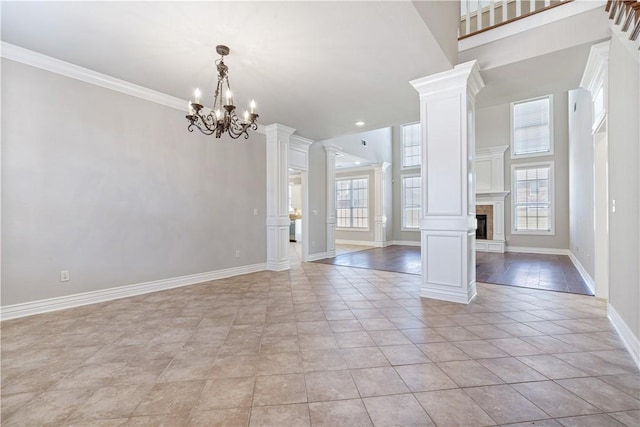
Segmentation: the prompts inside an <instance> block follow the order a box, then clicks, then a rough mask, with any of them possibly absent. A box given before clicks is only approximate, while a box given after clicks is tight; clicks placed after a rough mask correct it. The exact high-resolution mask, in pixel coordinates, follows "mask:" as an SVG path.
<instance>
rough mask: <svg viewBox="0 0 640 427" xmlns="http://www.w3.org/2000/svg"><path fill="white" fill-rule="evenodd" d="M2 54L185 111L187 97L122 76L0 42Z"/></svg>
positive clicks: (34, 65) (10, 58)
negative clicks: (123, 78)
mask: <svg viewBox="0 0 640 427" xmlns="http://www.w3.org/2000/svg"><path fill="white" fill-rule="evenodd" d="M0 50H1V52H2V57H3V58H6V59H9V60H11V61H15V62H19V63H21V64H25V65H29V66H32V67H35V68H40V69H41V70H45V71H49V72H51V73H55V74H59V75H61V76H65V77H70V78H72V79H76V80H80V81H83V82H85V83H89V84H93V85H96V86H100V87H103V88H106V89H111V90H113V91H116V92H120V93H124V94H126V95H130V96H135V97H136V98H140V99H144V100H146V101H150V102H153V103H156V104H160V105H164V106H165V107H169V108H174V109H176V110H180V111H186V110H187V108H186V105H187V102H188V100H186V99H180V98H177V97H175V96H171V95H167V94H166V93H162V92H158V91H156V90H153V89H149V88H147V87H144V86H139V85H136V84H133V83H130V82H127V81H125V80H121V79H117V78H115V77H112V76H109V75H107V74H102V73H99V72H97V71H93V70H90V69H88V68H84V67H80V66H79V65H75V64H72V63H70V62H65V61H61V60H59V59H56V58H52V57H50V56H47V55H43V54H41V53H38V52H34V51H32V50H29V49H25V48H22V47H19V46H16V45H12V44H10V43H7V42H4V41H3V42H2V49H0Z"/></svg>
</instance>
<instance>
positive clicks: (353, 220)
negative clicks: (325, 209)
mask: <svg viewBox="0 0 640 427" xmlns="http://www.w3.org/2000/svg"><path fill="white" fill-rule="evenodd" d="M336 217H337V218H336V220H337V222H336V225H337V227H338V228H369V179H368V178H357V179H340V180H336Z"/></svg>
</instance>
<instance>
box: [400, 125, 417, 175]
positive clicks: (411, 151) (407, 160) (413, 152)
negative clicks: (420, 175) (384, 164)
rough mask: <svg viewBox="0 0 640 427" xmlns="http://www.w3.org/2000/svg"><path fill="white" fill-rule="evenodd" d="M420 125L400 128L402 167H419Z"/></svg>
mask: <svg viewBox="0 0 640 427" xmlns="http://www.w3.org/2000/svg"><path fill="white" fill-rule="evenodd" d="M420 163H421V158H420V123H413V124H410V125H404V126H402V167H403V168H408V167H413V166H420Z"/></svg>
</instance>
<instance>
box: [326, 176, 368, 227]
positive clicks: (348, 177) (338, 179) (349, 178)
mask: <svg viewBox="0 0 640 427" xmlns="http://www.w3.org/2000/svg"><path fill="white" fill-rule="evenodd" d="M370 178H371V176H370V175H353V176H351V175H348V176H336V178H335V181H336V183H337V182H338V181H353V180H354V179H366V180H367V227H366V228H365V227H338V214H337V212H338V186H337V185H336V191H335V193H334V197H335V207H336V231H370V230H371V204H370V201H371V197H370V196H371V187H370V186H369V184H370V182H371V180H370ZM352 200H353V199H352ZM351 209H353V208H351ZM352 219H353V218H352ZM352 223H353V222H352Z"/></svg>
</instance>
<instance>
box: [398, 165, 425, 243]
mask: <svg viewBox="0 0 640 427" xmlns="http://www.w3.org/2000/svg"><path fill="white" fill-rule="evenodd" d="M421 188H422V186H421V178H420V175H412V176H403V177H402V228H403V229H408V230H411V229H418V228H420V190H421Z"/></svg>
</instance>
